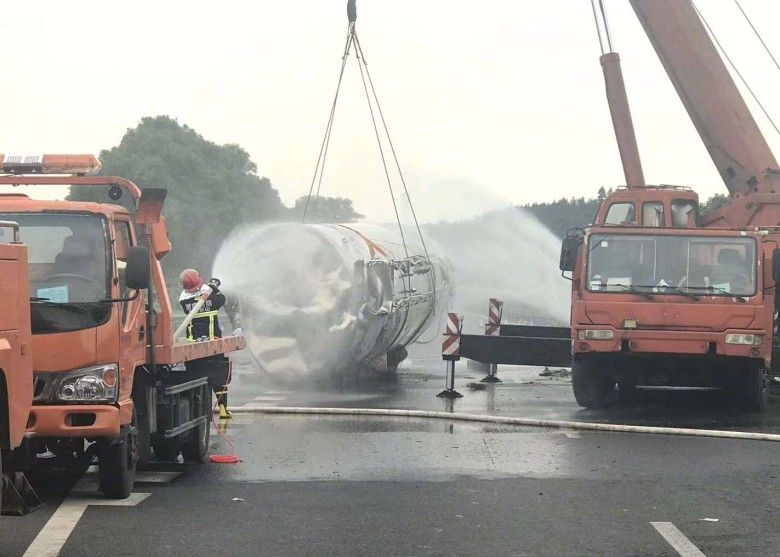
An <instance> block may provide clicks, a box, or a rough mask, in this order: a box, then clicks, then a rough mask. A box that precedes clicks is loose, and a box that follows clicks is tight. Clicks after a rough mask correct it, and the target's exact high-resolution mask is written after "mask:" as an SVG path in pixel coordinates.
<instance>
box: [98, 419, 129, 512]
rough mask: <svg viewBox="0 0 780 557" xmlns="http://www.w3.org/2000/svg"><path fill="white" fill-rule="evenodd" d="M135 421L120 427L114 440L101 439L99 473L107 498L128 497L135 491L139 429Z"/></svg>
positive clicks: (101, 487) (101, 486)
mask: <svg viewBox="0 0 780 557" xmlns="http://www.w3.org/2000/svg"><path fill="white" fill-rule="evenodd" d="M135 423H136V421H135V412H133V421H132V422H131V423H130V424H128V425H123V426H122V427H120V428H119V436H118V437H117V438H116V439H113V440H102V441H99V443H100V446H99V448H98V475H99V477H100V489H101V491H103V496H104V497H105V498H106V499H127V498H128V497H129V496H130V493H132V491H133V484H134V483H135V469H136V464H137V463H138V431H137V429H136V427H135Z"/></svg>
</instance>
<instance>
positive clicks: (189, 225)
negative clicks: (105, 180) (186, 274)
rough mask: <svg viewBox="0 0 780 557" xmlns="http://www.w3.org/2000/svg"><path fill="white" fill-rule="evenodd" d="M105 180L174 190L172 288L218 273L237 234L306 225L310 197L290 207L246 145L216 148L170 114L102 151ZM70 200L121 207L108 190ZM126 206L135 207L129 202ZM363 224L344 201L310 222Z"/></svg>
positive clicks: (317, 204) (319, 209) (169, 206)
mask: <svg viewBox="0 0 780 557" xmlns="http://www.w3.org/2000/svg"><path fill="white" fill-rule="evenodd" d="M100 161H101V163H102V164H103V167H102V169H101V174H103V175H105V176H121V177H123V178H127V179H128V180H131V181H132V182H134V183H135V184H136V185H138V186H139V187H140V188H142V189H143V188H145V187H163V188H166V189H167V190H168V196H167V199H166V201H165V208H164V214H165V218H166V221H167V225H168V231H169V235H170V238H171V241H172V243H173V246H174V249H173V251H172V252H171V253H170V254H169V255H167V256H166V257H165V259H164V260H163V266H164V268H165V272H166V275H167V279H168V282H169V284H173V283H172V282H171V281H172V280H175V278H176V276H177V275H178V273H179V271H181V270H182V269H185V268H187V267H194V268H196V269H198V270H200V271H201V272H202V273H204V274H205V273H208V272H209V271H210V269H211V264H212V262H213V259H214V256H215V255H216V252H217V250H218V249H219V247H220V245H221V244H222V242H223V240H224V239H225V238H226V237H227V235H228V234H229V233H230V231H231V230H232V229H233V228H234V227H235V226H237V225H240V224H243V223H249V222H268V221H275V220H300V219H301V218H302V216H303V207H304V206H305V204H306V197H302V198H300V199H298V200H296V202H295V204H294V205H293V207H286V206H285V205H284V204H283V203H282V201H281V199H280V197H279V193H278V192H277V190H276V189H275V188H274V187H273V185H272V183H271V181H270V180H269V179H268V178H266V177H263V176H261V175H260V174H259V173H258V168H257V165H256V164H255V163H254V162H252V160H251V158H250V157H249V154H248V153H247V152H246V151H244V149H242V148H241V147H240V146H239V145H235V144H227V145H217V144H216V143H213V142H211V141H208V140H206V139H204V138H203V136H201V135H200V134H199V133H197V132H196V131H195V130H193V129H192V128H190V127H189V126H186V125H182V124H179V123H178V122H177V121H176V120H175V119H173V118H170V117H168V116H157V117H148V118H143V119H142V120H141V122H140V123H139V124H138V126H136V127H135V128H132V129H129V130H128V131H127V133H125V135H124V137H123V138H122V140H121V141H120V143H119V145H116V146H115V147H112V148H110V149H106V150H103V151H101V153H100ZM68 199H71V200H74V201H98V202H104V203H116V202H117V201H115V200H111V199H110V198H109V196H108V188H75V187H73V188H71V191H70V194H69V195H68ZM119 202H120V203H122V204H124V205H125V206H128V207H129V206H130V205H131V202H130V200H128V199H120V200H119ZM360 218H362V215H361V214H359V213H358V212H357V211H355V209H354V208H353V206H352V201H350V200H349V199H345V198H334V197H320V198H318V199H316V200H314V199H313V200H312V202H311V203H310V206H309V209H308V211H307V219H306V220H307V222H354V221H356V220H358V219H360Z"/></svg>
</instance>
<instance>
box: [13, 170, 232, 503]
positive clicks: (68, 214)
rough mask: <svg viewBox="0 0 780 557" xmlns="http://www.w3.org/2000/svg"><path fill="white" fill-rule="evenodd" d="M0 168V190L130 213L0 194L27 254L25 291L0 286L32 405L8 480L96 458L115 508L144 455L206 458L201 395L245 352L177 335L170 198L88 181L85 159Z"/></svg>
mask: <svg viewBox="0 0 780 557" xmlns="http://www.w3.org/2000/svg"><path fill="white" fill-rule="evenodd" d="M0 168H1V169H2V172H3V173H5V175H4V176H0V185H6V186H27V187H28V189H32V190H35V191H36V192H37V191H39V190H41V189H43V188H45V187H49V186H60V187H61V188H62V186H68V187H71V188H74V187H76V188H100V189H102V191H104V192H107V193H108V197H109V198H110V199H111V200H114V201H117V202H118V201H119V200H120V199H122V198H123V197H124V198H125V201H126V203H125V205H126V206H129V207H131V209H130V210H128V209H127V208H125V207H124V206H122V205H120V204H118V203H117V204H114V203H93V202H76V201H64V200H56V199H55V200H39V199H32V198H31V197H28V196H27V195H25V194H21V193H8V194H0V219H1V220H7V221H13V222H15V223H18V225H19V232H20V235H21V240H22V241H23V242H24V243H25V245H26V246H27V250H28V257H29V260H28V264H27V270H26V272H27V273H28V274H29V280H21V279H20V280H17V281H14V282H13V283H11V284H6V282H5V281H3V287H2V288H3V294H4V296H3V298H9V299H14V300H22V299H23V300H24V304H25V307H26V311H27V312H28V313H29V315H30V327H31V332H32V341H31V344H30V345H29V349H28V350H29V351H28V353H29V354H30V355H31V357H32V366H33V376H34V379H33V382H32V383H31V384H32V385H33V388H34V392H33V404H32V410H31V411H30V413H29V419H26V421H27V430H26V433H25V441H24V442H23V443H22V447H20V448H17V449H16V450H15V451H14V452H15V453H16V454H15V458H13V459H12V460H13V462H14V463H15V466H16V467H17V469H18V470H19V471H21V472H24V471H29V470H30V469H31V468H34V467H36V466H40V465H41V463H42V461H43V460H44V459H42V458H39V457H38V456H36V455H42V454H45V455H47V456H49V457H51V456H52V455H53V456H54V457H55V459H56V461H57V462H58V464H59V465H64V466H71V465H72V466H74V467H83V466H84V465H85V464H88V463H91V462H93V461H94V460H95V459H96V460H97V463H98V468H99V480H100V489H101V490H102V492H103V494H104V495H105V496H106V497H109V498H124V497H127V496H128V495H129V494H130V492H131V490H132V488H133V482H134V477H135V470H136V466H137V464H138V463H139V462H143V461H146V460H149V459H151V458H152V455H154V457H155V458H156V459H157V460H175V459H178V457H179V454H181V455H182V456H183V458H184V459H185V460H187V461H202V460H203V459H204V458H205V455H206V452H207V450H208V444H209V432H210V416H211V412H212V404H211V400H212V387H211V386H212V385H222V384H225V383H226V381H227V377H228V376H229V372H230V360H229V357H228V354H229V353H230V352H232V351H235V350H239V349H241V348H243V347H244V346H245V341H244V338H243V337H242V336H240V335H235V336H226V337H224V338H212V339H208V340H203V341H198V342H190V341H186V340H183V339H181V340H176V341H175V339H174V338H173V336H174V335H173V333H174V330H173V308H172V306H171V301H170V299H169V297H168V293H167V289H166V286H165V279H164V276H163V270H162V263H161V260H162V258H163V257H164V256H165V255H166V254H167V253H169V252H170V250H171V242H170V241H169V238H168V232H167V229H166V225H165V219H164V218H163V216H162V207H163V203H164V200H165V195H166V190H164V189H156V188H145V189H143V190H141V189H140V188H138V187H137V186H136V185H135V184H133V183H132V182H130V181H129V180H126V179H124V178H120V177H116V176H98V175H96V173H97V171H98V170H99V169H100V163H99V161H98V160H97V159H96V158H95V157H93V156H91V155H42V156H10V155H0ZM60 191H61V190H60ZM28 285H29V293H28V292H27V289H28ZM26 394H27V395H29V393H27V391H23V392H22V393H21V394H20V395H19V398H18V403H17V401H16V400H15V401H14V402H12V407H13V408H16V406H17V404H18V405H23V404H24V403H25V402H29V401H28V400H26V398H25V396H26ZM27 398H29V396H27ZM20 412H21V410H20ZM25 418H26V416H25ZM14 431H15V433H16V434H17V435H18V432H16V430H14ZM49 460H51V458H50V459H49Z"/></svg>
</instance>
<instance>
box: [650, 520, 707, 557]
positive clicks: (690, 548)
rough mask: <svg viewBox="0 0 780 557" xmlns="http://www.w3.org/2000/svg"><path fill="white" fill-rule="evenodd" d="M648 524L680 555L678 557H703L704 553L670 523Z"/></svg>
mask: <svg viewBox="0 0 780 557" xmlns="http://www.w3.org/2000/svg"><path fill="white" fill-rule="evenodd" d="M650 524H652V526H653V528H655V529H656V530H657V531H658V533H659V534H661V536H663V538H664V539H665V540H666V541H667V542H669V545H671V546H672V547H673V548H674V550H675V551H676V552H677V553H679V554H680V557H705V555H704V553H702V552H701V550H700V549H699V548H698V547H696V546H695V545H693V542H692V541H691V540H689V539H688V538H686V537H685V534H683V533H682V532H680V531H679V530H678V529H677V526H675V525H674V524H672V523H671V522H651V523H650Z"/></svg>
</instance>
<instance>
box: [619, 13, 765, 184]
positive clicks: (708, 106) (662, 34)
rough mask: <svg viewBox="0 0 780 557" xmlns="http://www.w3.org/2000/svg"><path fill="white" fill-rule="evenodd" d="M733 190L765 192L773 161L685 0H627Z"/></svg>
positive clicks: (732, 83) (743, 102) (731, 81)
mask: <svg viewBox="0 0 780 557" xmlns="http://www.w3.org/2000/svg"><path fill="white" fill-rule="evenodd" d="M630 1H631V5H632V7H633V8H634V11H635V12H636V15H637V17H638V18H639V21H640V22H641V23H642V27H644V30H645V33H647V36H648V38H649V39H650V42H651V43H652V44H653V48H655V51H656V53H657V54H658V57H659V58H660V60H661V63H662V64H663V66H664V68H665V69H666V72H667V74H668V75H669V79H670V80H671V81H672V83H673V84H674V87H675V89H676V90H677V94H678V95H679V96H680V99H681V100H682V102H683V104H684V105H685V109H686V110H687V111H688V114H689V115H690V117H691V120H693V123H694V125H695V126H696V129H697V131H698V132H699V135H700V136H701V139H702V141H703V142H704V145H705V147H706V148H707V151H709V154H710V157H712V161H713V162H714V163H715V166H716V167H717V169H718V172H719V173H720V175H721V177H722V178H723V181H724V182H725V184H726V187H727V188H728V190H729V193H731V194H732V195H739V194H746V193H750V192H755V193H769V192H771V191H772V190H773V189H774V188H773V187H772V183H771V182H772V178H771V177H770V176H767V175H768V174H770V172H771V171H775V172H776V171H777V169H778V164H777V161H776V159H775V157H774V155H773V154H772V151H771V150H770V148H769V145H768V144H767V142H766V140H765V139H764V136H763V135H762V134H761V131H760V130H759V128H758V125H757V124H756V121H755V120H754V119H753V116H752V114H751V113H750V110H749V109H748V107H747V105H746V104H745V101H744V99H743V98H742V95H741V94H740V92H739V90H738V89H737V86H736V84H735V83H734V80H733V79H732V78H731V75H730V74H729V72H728V69H727V68H726V66H725V64H724V63H723V60H722V59H721V57H720V55H719V54H718V52H717V50H716V49H715V45H714V44H713V43H712V40H711V39H710V37H709V35H708V34H707V31H706V29H705V28H704V25H703V24H702V22H701V20H700V18H699V16H698V14H697V13H696V9H695V8H694V6H693V4H692V3H691V1H690V0H630Z"/></svg>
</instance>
